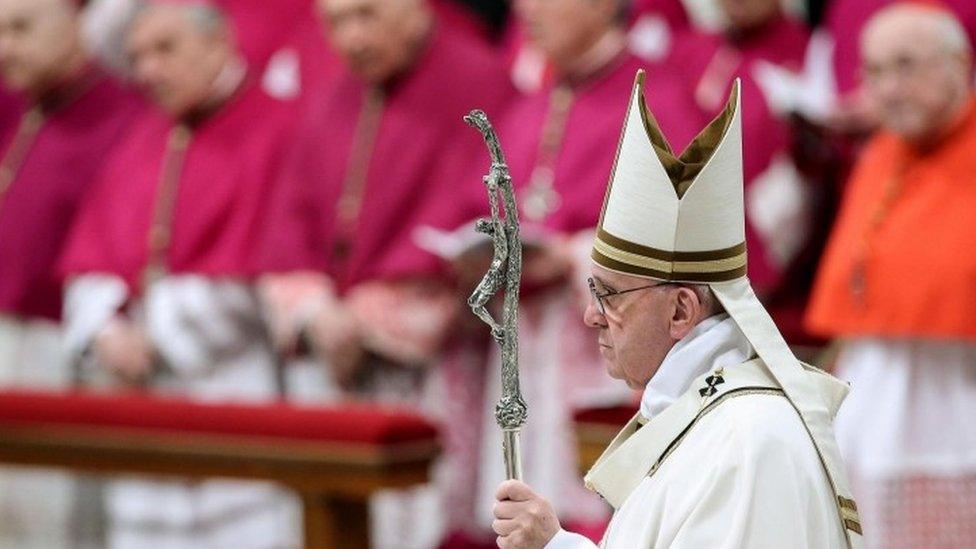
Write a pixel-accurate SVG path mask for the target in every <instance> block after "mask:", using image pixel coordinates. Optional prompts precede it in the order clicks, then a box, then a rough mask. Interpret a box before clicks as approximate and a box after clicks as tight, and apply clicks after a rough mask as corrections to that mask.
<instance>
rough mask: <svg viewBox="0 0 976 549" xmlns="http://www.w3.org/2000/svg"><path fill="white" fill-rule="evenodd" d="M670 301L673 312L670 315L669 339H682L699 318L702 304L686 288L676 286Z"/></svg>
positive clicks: (696, 295) (693, 292)
mask: <svg viewBox="0 0 976 549" xmlns="http://www.w3.org/2000/svg"><path fill="white" fill-rule="evenodd" d="M672 299H673V300H674V302H673V304H674V309H673V311H674V312H673V313H672V315H671V337H672V338H673V339H684V338H685V336H687V335H688V334H689V333H690V332H691V330H692V329H693V328H694V327H695V324H696V323H697V322H698V319H699V318H700V317H701V312H702V302H701V300H700V299H699V298H698V294H696V293H695V291H694V290H692V289H691V288H689V287H687V286H678V287H677V288H676V289H675V290H674V294H673V296H672Z"/></svg>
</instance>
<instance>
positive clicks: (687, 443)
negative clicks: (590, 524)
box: [546, 317, 848, 549]
mask: <svg viewBox="0 0 976 549" xmlns="http://www.w3.org/2000/svg"><path fill="white" fill-rule="evenodd" d="M715 320H716V319H715V318H714V317H713V318H712V319H708V320H706V321H705V322H703V323H702V325H700V326H699V328H697V329H696V330H695V331H693V332H692V334H690V335H689V336H688V337H687V338H686V339H685V340H683V341H681V342H679V343H678V344H677V345H676V346H675V348H674V349H672V351H671V352H670V353H669V354H668V356H667V357H666V358H665V361H664V363H663V364H662V366H661V368H660V369H659V370H658V373H657V374H655V378H654V379H652V380H651V382H650V383H649V384H648V387H647V390H646V391H645V395H644V400H643V402H642V407H641V410H642V412H643V413H648V411H651V412H652V413H653V415H652V416H651V418H650V420H646V419H645V418H644V417H643V416H642V415H640V414H638V416H636V417H635V418H634V419H633V420H632V421H631V422H630V423H629V424H628V425H627V426H626V427H625V428H624V429H623V431H621V433H620V434H619V435H618V436H617V438H616V439H615V440H614V441H613V442H612V443H611V445H610V447H609V448H608V449H607V451H606V452H605V453H604V455H603V456H602V457H601V458H600V460H599V461H598V462H597V463H596V465H594V467H593V469H591V470H590V472H589V474H588V475H587V477H586V479H587V484H588V486H589V487H590V488H591V489H593V490H595V491H596V492H597V493H599V494H601V495H602V496H603V497H604V498H605V499H606V500H607V501H608V502H609V503H610V504H611V505H612V506H613V507H614V508H615V509H616V511H615V513H614V516H613V518H612V520H611V522H610V525H609V527H608V528H607V532H606V534H605V536H604V539H603V541H602V543H601V545H600V546H601V547H604V548H606V549H623V548H626V549H642V548H647V549H650V548H671V549H682V548H688V549H692V548H695V549H697V548H700V547H709V548H720V549H725V548H728V549H733V548H735V549H741V548H749V549H757V548H770V549H773V548H777V549H778V548H787V547H788V548H790V549H804V548H809V549H832V548H838V549H840V548H844V547H847V546H848V545H847V539H846V536H845V533H844V530H843V526H842V521H841V518H840V517H839V515H838V503H837V502H836V501H835V499H834V491H833V488H832V487H831V485H830V482H829V480H828V477H827V475H826V473H825V472H824V468H823V465H822V463H821V460H820V457H819V455H818V453H817V451H816V449H815V447H814V445H813V443H812V442H811V440H810V436H809V434H808V433H807V431H806V429H805V428H804V426H803V423H802V421H801V420H800V417H799V415H798V414H797V412H796V410H795V409H794V408H793V406H792V405H791V404H790V401H789V400H787V399H786V398H785V397H784V395H783V393H782V391H781V390H780V389H779V388H778V386H777V384H776V383H775V381H773V380H772V378H771V377H770V375H769V373H768V371H767V369H766V367H765V365H764V364H763V363H762V361H761V360H758V359H753V360H748V361H746V362H733V363H731V364H730V363H729V361H730V360H732V359H734V358H736V357H741V356H742V353H744V352H746V351H748V350H751V349H750V348H749V346H748V342H747V341H746V340H745V339H744V336H742V334H741V332H739V330H738V328H737V327H736V326H735V324H734V322H733V321H732V320H731V319H728V318H727V317H726V318H724V319H723V318H721V317H719V320H720V321H718V322H716V321H715ZM703 362H704V363H706V364H710V365H711V366H712V367H711V368H706V369H704V370H703V368H702V367H701V366H702V363H703ZM703 371H704V373H702V372H703ZM682 373H685V375H687V376H689V377H690V376H695V378H694V379H692V380H691V381H687V382H686V383H684V384H682V385H683V387H684V388H685V390H684V391H683V392H682V393H681V394H679V395H677V397H675V398H673V400H672V401H671V402H669V403H666V404H665V405H663V406H662V405H661V403H662V402H664V401H667V400H668V395H667V393H668V391H667V390H662V387H669V386H671V387H673V386H674V383H673V381H674V380H673V379H672V380H671V381H672V383H670V384H669V383H661V382H660V381H661V380H660V379H658V377H659V376H661V377H672V378H676V377H680V376H681V375H682ZM807 375H808V376H810V377H811V378H812V379H813V380H814V382H815V383H816V384H818V385H822V387H823V390H824V394H829V395H831V398H830V399H829V400H830V401H831V405H832V409H831V411H832V412H836V408H837V406H839V404H840V402H841V400H842V398H843V395H844V394H845V387H844V386H843V385H842V384H840V383H838V382H837V381H836V380H834V379H833V378H831V377H829V376H827V375H824V374H822V373H819V372H818V371H815V370H812V369H811V370H809V371H807ZM689 377H686V378H685V379H686V380H687V379H689ZM656 380H657V383H656V382H655V381H656ZM642 424H643V426H642ZM546 547H547V549H568V548H574V549H575V548H584V547H594V545H593V544H592V542H590V541H589V540H587V539H585V538H583V537H582V536H578V535H576V534H572V533H568V532H565V531H561V532H559V533H558V534H557V535H556V536H555V537H554V538H553V539H552V540H551V541H550V542H549V544H548V545H547V546H546Z"/></svg>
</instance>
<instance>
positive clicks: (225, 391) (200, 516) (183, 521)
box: [65, 275, 299, 549]
mask: <svg viewBox="0 0 976 549" xmlns="http://www.w3.org/2000/svg"><path fill="white" fill-rule="evenodd" d="M127 297H128V295H127V290H126V286H125V284H124V283H123V282H122V281H121V280H120V279H118V278H115V277H113V276H109V275H84V276H80V277H78V278H76V279H74V280H73V281H71V282H70V284H69V286H68V289H67V295H66V300H65V322H66V340H67V341H66V342H67V345H68V349H69V351H70V352H72V354H73V356H75V357H79V359H80V360H82V361H83V362H84V363H85V364H83V366H84V368H85V369H86V370H88V371H90V372H91V373H92V374H93V375H97V372H98V365H97V364H94V363H93V359H92V357H91V356H90V355H91V353H89V352H86V350H87V349H88V348H89V347H90V345H91V342H92V340H93V338H94V336H95V334H96V333H97V332H98V330H100V329H101V328H102V327H103V326H104V325H105V323H106V322H107V321H108V320H109V319H111V318H112V317H113V316H114V315H115V314H117V311H118V310H119V308H120V307H121V306H122V304H123V303H124V302H125V301H126V299H127ZM128 310H129V314H130V315H131V316H132V317H134V318H135V319H137V322H140V323H141V325H142V326H143V327H144V328H145V329H146V331H147V333H148V337H149V339H150V340H151V341H152V343H153V346H154V348H155V349H156V352H157V353H158V355H159V363H160V364H159V366H158V367H157V371H156V372H155V373H154V375H153V378H152V380H151V381H150V384H151V386H152V388H153V390H154V391H155V392H158V393H162V394H168V395H179V396H183V397H186V398H190V399H193V400H197V401H204V402H261V401H267V400H272V399H274V398H276V397H277V393H278V388H277V382H276V374H275V356H274V354H273V351H272V347H271V343H270V340H269V338H268V336H267V333H266V331H265V328H264V326H263V324H262V319H261V312H260V308H259V303H258V299H257V297H256V294H255V292H253V291H252V288H251V287H250V286H248V285H247V284H245V283H243V282H239V281H235V280H219V279H210V278H204V277H200V276H195V275H182V276H170V277H166V278H164V279H162V280H160V281H158V282H156V283H154V284H153V285H152V286H150V288H149V289H148V291H147V292H146V295H145V296H144V297H143V298H142V299H139V300H138V301H136V302H134V303H131V304H130V306H129V308H128ZM106 507H107V511H108V518H109V523H110V524H109V528H108V540H107V541H108V546H109V547H112V548H120V549H125V548H130V547H131V548H133V549H137V548H139V549H142V548H146V547H168V548H179V549H184V548H187V549H190V548H192V549H196V548H199V549H223V548H227V547H235V548H241V549H243V548H282V547H296V546H297V545H298V542H299V523H298V516H299V513H298V507H297V501H295V500H294V498H293V497H291V496H288V495H287V494H285V493H283V492H282V491H281V490H280V489H279V488H278V487H276V486H274V485H272V484H269V483H259V482H245V481H226V480H219V481H218V480H212V481H211V480H207V481H198V480H152V481H149V480H141V479H138V478H132V479H126V480H119V481H112V482H110V483H108V486H107V487H106Z"/></svg>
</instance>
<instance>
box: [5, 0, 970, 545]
mask: <svg viewBox="0 0 976 549" xmlns="http://www.w3.org/2000/svg"><path fill="white" fill-rule="evenodd" d="M974 38H976V2H971V1H968V0H942V1H941V2H939V1H936V0H930V1H922V0H917V1H914V2H896V1H891V0H824V1H811V2H803V1H800V0H796V1H783V0H512V1H511V2H507V1H504V0H494V1H492V0H481V1H479V0H466V1H463V0H274V1H271V0H89V1H84V0H0V384H2V385H3V386H6V387H10V386H13V387H28V388H45V389H69V388H76V387H84V388H86V389H89V390H97V391H116V390H133V389H137V390H141V391H148V392H152V393H160V394H169V395H179V396H181V397H185V398H190V399H199V400H203V401H208V402H214V401H220V402H224V401H248V402H262V401H272V400H276V399H285V400H289V401H295V402H302V403H329V402H336V401H341V400H348V399H355V400H359V401H365V402H375V403H382V404H384V405H388V404H393V405H397V406H406V407H409V408H411V409H415V410H419V411H421V412H422V413H424V414H426V415H428V416H429V417H431V418H432V419H434V420H435V421H437V422H438V424H439V426H440V430H441V437H442V444H443V447H444V454H443V456H442V458H441V460H440V463H439V464H438V465H437V467H436V470H435V475H434V481H433V482H432V483H431V484H430V485H429V486H425V487H423V488H418V489H413V490H410V491H397V492H389V493H384V494H382V495H380V496H377V497H376V498H375V501H374V502H373V504H372V508H373V514H372V516H373V519H374V524H373V525H372V530H373V540H374V546H375V547H378V548H384V549H385V548H390V549H410V548H419V549H432V548H446V549H450V548H481V547H493V546H494V543H495V542H494V536H493V534H492V532H491V529H490V527H491V520H492V516H491V506H492V504H493V503H494V493H495V489H496V487H497V486H498V484H499V482H501V481H502V480H503V477H504V470H503V464H502V460H501V459H500V456H501V453H500V450H499V449H500V444H501V442H500V441H501V434H500V431H499V430H498V429H497V428H496V427H495V425H494V403H495V401H496V400H497V397H498V392H499V385H500V377H499V374H498V371H499V364H500V362H501V357H500V352H499V350H498V348H497V346H495V345H493V342H492V341H491V338H490V334H489V331H488V329H487V328H486V327H485V326H484V324H481V323H480V321H479V320H478V319H477V318H476V317H474V316H473V315H471V314H470V311H469V310H468V309H467V303H466V300H467V296H468V295H469V294H470V293H471V291H472V289H474V287H475V285H476V284H477V282H478V281H479V280H480V278H481V276H482V274H483V273H484V271H485V270H486V268H487V267H488V264H489V262H490V260H491V253H492V249H491V244H490V241H488V240H487V239H479V238H478V237H477V236H476V232H475V230H474V226H475V223H474V221H475V220H476V219H477V218H479V217H482V216H485V215H486V214H488V201H487V196H486V192H485V186H484V185H483V184H482V176H483V175H484V174H485V173H486V172H487V170H488V168H489V157H488V154H487V150H486V149H485V144H484V141H483V140H482V138H481V136H480V135H479V134H478V132H476V131H474V130H472V129H471V128H469V127H467V126H466V125H465V124H464V123H463V122H462V116H463V115H465V114H467V113H468V112H469V111H470V110H472V109H475V108H477V109H482V110H484V111H485V112H486V113H487V114H488V116H489V117H490V119H491V120H492V122H493V123H494V124H495V126H496V129H497V131H498V134H499V137H500V140H501V143H502V146H503V147H504V150H505V153H506V156H507V160H508V167H509V169H510V171H511V175H512V178H513V181H514V184H515V187H516V192H517V195H518V204H519V208H520V211H519V214H520V217H521V222H522V238H523V242H524V246H525V248H524V265H523V271H524V272H523V281H522V295H521V308H520V316H519V327H518V328H519V338H520V341H521V349H522V354H521V360H520V363H521V382H522V390H523V393H524V397H525V400H526V402H527V403H528V405H529V419H528V422H527V424H526V425H525V427H524V430H523V432H522V437H523V441H522V444H523V454H524V464H523V466H524V477H525V479H526V481H527V482H528V483H529V484H530V485H531V486H532V487H533V488H534V489H535V490H536V491H538V492H539V493H541V494H544V495H545V496H546V497H547V498H549V500H550V501H552V502H553V505H554V506H555V507H556V511H557V512H558V515H559V517H560V519H561V520H562V524H563V527H564V528H566V529H567V530H573V531H576V532H580V533H583V534H587V535H589V536H591V537H592V538H593V539H595V540H598V539H599V538H600V536H601V535H602V530H603V528H604V527H605V525H606V522H607V519H608V517H609V508H608V507H607V505H606V504H605V502H603V501H601V499H600V498H599V497H597V496H596V495H594V494H592V493H590V492H588V491H587V490H586V489H585V488H584V487H583V484H582V482H581V479H580V475H579V469H578V463H577V455H576V449H575V448H576V446H575V441H574V436H573V420H572V418H573V412H574V410H577V409H580V408H584V407H591V406H600V405H610V404H619V403H628V402H629V403H636V400H635V399H636V397H635V394H634V393H633V392H632V391H631V390H630V389H628V388H627V387H626V386H624V385H623V384H621V383H619V382H616V381H614V380H612V379H610V378H609V377H608V376H607V375H606V372H605V369H604V366H603V364H602V362H601V359H600V354H599V352H598V351H599V350H598V347H597V342H596V338H595V337H594V335H593V334H591V333H588V330H587V328H586V327H585V325H584V324H583V322H582V320H581V318H582V313H583V309H584V307H585V306H586V305H587V303H588V301H589V299H590V295H589V293H588V291H587V286H586V282H585V280H586V278H585V277H586V276H587V274H586V273H587V272H588V265H589V256H588V254H589V252H590V249H591V246H592V242H593V235H594V227H596V226H597V224H598V221H599V216H600V207H601V204H602V202H603V196H604V193H605V190H606V184H607V177H608V174H610V173H611V168H612V167H613V164H614V162H615V154H616V147H617V143H618V138H619V134H620V128H621V123H622V121H623V119H624V114H625V111H626V109H627V105H628V98H629V97H630V94H631V90H632V85H633V81H634V75H635V73H636V71H637V70H638V69H640V68H643V69H644V70H645V71H646V100H647V103H648V108H649V110H651V111H653V113H654V114H655V116H656V118H657V121H658V123H659V124H660V126H661V129H662V130H663V133H664V134H665V135H667V136H668V137H669V139H670V140H671V146H672V147H673V148H674V149H675V150H682V149H684V148H685V147H686V146H688V145H689V142H690V141H691V140H692V139H693V138H694V136H695V135H696V133H697V132H698V131H699V130H700V129H701V128H702V127H704V126H705V125H706V124H707V123H708V121H709V120H711V119H712V118H713V117H714V116H715V115H716V114H717V113H718V111H719V110H720V109H722V107H723V106H724V104H725V100H726V98H727V97H728V95H729V90H730V88H731V86H732V83H733V80H734V79H735V78H736V77H738V78H740V79H741V83H742V84H741V86H742V87H741V94H742V95H741V97H742V113H743V114H742V126H743V155H744V176H745V197H746V200H745V205H746V235H747V244H748V248H747V249H748V265H749V273H748V274H749V279H750V280H751V282H752V285H753V287H754V288H755V290H756V292H757V294H758V295H759V297H760V298H761V299H762V301H763V302H764V304H765V305H766V307H767V308H768V309H769V311H770V312H771V314H772V315H773V317H774V319H775V320H776V322H777V324H778V325H779V327H780V329H781V331H782V332H783V334H784V335H785V337H786V338H787V340H788V341H789V343H790V344H791V345H792V346H793V347H794V350H795V351H796V352H797V353H798V355H800V356H801V357H803V358H805V359H806V360H809V361H816V362H817V363H818V364H819V365H821V366H823V367H826V368H828V369H831V370H832V371H833V372H834V373H835V375H837V376H838V377H840V378H841V379H843V380H845V381H848V382H850V383H851V384H852V391H851V394H850V397H849V398H848V400H847V402H846V403H845V404H844V406H843V407H842V408H841V410H840V412H839V415H838V417H837V419H836V423H835V428H836V432H837V438H838V441H839V444H840V447H841V451H842V453H843V455H844V458H845V461H846V463H847V467H848V473H849V474H850V476H851V478H852V482H853V491H854V494H855V496H856V497H857V500H858V508H859V511H860V515H861V519H862V522H863V528H864V532H865V539H866V541H867V544H868V546H869V547H872V548H914V547H925V548H942V549H950V548H965V547H976V428H974V427H973V424H972V418H974V417H976V322H974V321H973V319H974V318H976V253H974V249H976V98H974V96H973V91H972V86H973V82H974V79H973V71H972V44H973V40H974ZM299 521H300V510H299V506H298V503H297V501H295V500H294V498H293V496H291V495H289V494H288V493H286V492H284V491H282V490H280V489H279V488H277V487H275V486H273V485H270V484H260V483H255V482H237V481H234V482H231V481H217V480H214V481H205V482H188V481H160V480H155V479H154V480H145V479H140V478H112V479H108V480H105V481H95V480H85V479H78V478H73V477H70V476H68V475H67V474H64V473H53V472H48V471H43V470H31V471H30V472H29V473H24V472H21V471H16V472H15V471H13V470H0V546H3V547H8V546H9V547H25V548H33V547H44V548H49V547H51V548H58V547H65V548H68V547H112V548H130V547H131V548H149V547H164V548H174V549H177V548H200V549H210V548H228V547H239V548H241V549H248V548H268V549H270V548H291V547H297V546H299V545H300V543H301V539H300V538H301V528H300V526H299V525H300V522H299Z"/></svg>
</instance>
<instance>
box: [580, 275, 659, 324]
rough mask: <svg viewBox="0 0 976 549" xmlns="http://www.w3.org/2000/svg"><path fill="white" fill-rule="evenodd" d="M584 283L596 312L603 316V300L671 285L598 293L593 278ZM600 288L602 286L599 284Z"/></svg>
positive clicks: (605, 308)
mask: <svg viewBox="0 0 976 549" xmlns="http://www.w3.org/2000/svg"><path fill="white" fill-rule="evenodd" d="M586 283H587V284H588V285H589V286H590V295H592V296H593V299H594V300H596V307H597V310H598V311H600V314H601V315H603V316H606V315H607V304H606V303H605V302H604V300H605V299H607V298H609V297H613V296H616V295H621V294H629V293H630V292H636V291H639V290H647V289H650V288H656V287H658V286H666V285H668V284H671V282H658V283H657V284H648V285H647V286H638V287H637V288H628V289H626V290H619V291H618V290H604V291H600V290H598V289H597V287H596V284H597V281H596V279H594V278H593V277H590V278H587V279H586ZM601 286H602V284H601Z"/></svg>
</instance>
